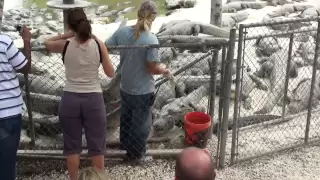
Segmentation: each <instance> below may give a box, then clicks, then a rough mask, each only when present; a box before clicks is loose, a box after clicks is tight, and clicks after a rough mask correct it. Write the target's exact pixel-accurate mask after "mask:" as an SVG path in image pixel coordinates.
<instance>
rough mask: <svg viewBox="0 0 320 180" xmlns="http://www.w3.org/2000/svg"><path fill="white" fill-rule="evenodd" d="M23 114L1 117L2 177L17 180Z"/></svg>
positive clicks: (6, 179) (4, 179) (0, 151)
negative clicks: (17, 158) (17, 160)
mask: <svg viewBox="0 0 320 180" xmlns="http://www.w3.org/2000/svg"><path fill="white" fill-rule="evenodd" d="M20 133H21V114H19V115H16V116H12V117H8V118H3V119H0V179H3V180H15V178H16V157H17V150H18V147H19V142H20Z"/></svg>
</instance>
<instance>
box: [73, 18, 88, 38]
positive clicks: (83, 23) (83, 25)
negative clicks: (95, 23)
mask: <svg viewBox="0 0 320 180" xmlns="http://www.w3.org/2000/svg"><path fill="white" fill-rule="evenodd" d="M91 32H92V28H91V24H90V21H89V20H87V19H81V20H79V24H78V26H77V28H76V33H77V35H78V38H79V40H80V41H83V42H84V41H87V40H88V39H90V38H91V34H92V33H91Z"/></svg>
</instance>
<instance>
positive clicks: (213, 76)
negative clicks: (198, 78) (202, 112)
mask: <svg viewBox="0 0 320 180" xmlns="http://www.w3.org/2000/svg"><path fill="white" fill-rule="evenodd" d="M218 57H219V50H214V52H213V56H212V60H211V61H210V59H208V62H209V67H210V93H209V94H210V99H209V115H210V117H211V122H212V123H211V127H210V131H209V132H210V134H211V136H209V137H210V138H212V134H213V126H214V124H216V121H214V120H213V118H214V108H215V97H216V94H217V93H216V92H217V90H216V89H217V88H216V86H217V64H218Z"/></svg>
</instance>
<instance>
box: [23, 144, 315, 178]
mask: <svg viewBox="0 0 320 180" xmlns="http://www.w3.org/2000/svg"><path fill="white" fill-rule="evenodd" d="M59 163H60V166H63V165H62V164H63V162H59ZM47 164H48V163H47ZM50 164H51V166H52V163H50ZM319 167H320V146H312V147H302V148H297V149H295V150H288V151H286V152H283V153H279V154H274V155H272V156H267V157H263V158H258V159H255V160H253V161H250V162H245V163H240V164H238V165H236V166H232V167H227V168H225V169H223V170H220V171H218V178H217V179H218V180H220V179H224V180H239V179H241V180H247V179H260V180H270V179H271V180H278V179H279V180H280V179H281V180H300V179H301V180H302V179H303V180H316V179H319V178H318V177H320V171H319ZM173 170H174V163H173V162H172V161H165V160H159V161H156V162H153V163H150V164H148V166H142V167H132V166H126V165H114V166H110V167H107V168H106V171H107V173H108V174H109V177H110V179H111V180H144V179H155V180H172V179H173V178H172V177H173ZM19 179H22V180H48V179H55V180H66V179H67V178H66V173H64V172H57V171H46V172H45V173H42V174H38V175H34V176H29V177H25V178H19Z"/></svg>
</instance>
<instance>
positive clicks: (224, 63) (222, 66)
mask: <svg viewBox="0 0 320 180" xmlns="http://www.w3.org/2000/svg"><path fill="white" fill-rule="evenodd" d="M226 54H227V47H226V46H223V48H222V58H221V70H220V93H219V94H220V98H219V112H218V121H219V123H220V122H221V119H222V107H223V93H224V89H223V86H222V84H221V82H223V81H224V80H223V77H224V72H225V67H226Z"/></svg>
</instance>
